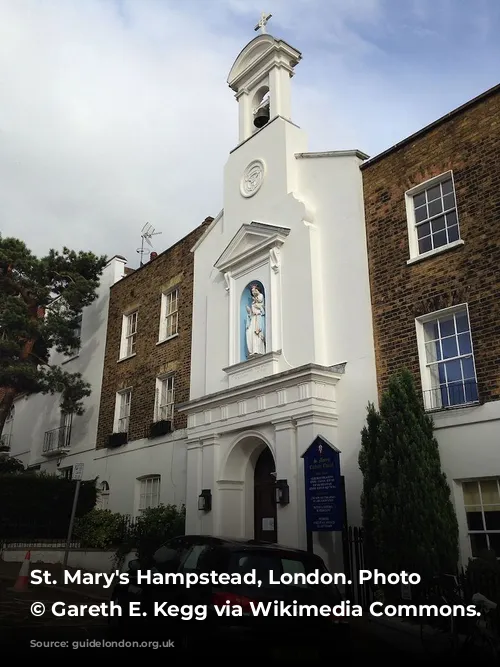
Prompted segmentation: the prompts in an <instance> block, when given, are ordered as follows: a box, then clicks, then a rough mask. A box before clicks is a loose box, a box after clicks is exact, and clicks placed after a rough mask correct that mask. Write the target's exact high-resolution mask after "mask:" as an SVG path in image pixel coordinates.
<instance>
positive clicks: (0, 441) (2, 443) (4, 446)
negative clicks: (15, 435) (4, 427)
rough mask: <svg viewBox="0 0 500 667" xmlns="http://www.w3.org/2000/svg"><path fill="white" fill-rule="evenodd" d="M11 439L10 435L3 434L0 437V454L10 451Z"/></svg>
mask: <svg viewBox="0 0 500 667" xmlns="http://www.w3.org/2000/svg"><path fill="white" fill-rule="evenodd" d="M11 438H12V434H11V433H4V434H3V435H0V452H8V451H10V440H11Z"/></svg>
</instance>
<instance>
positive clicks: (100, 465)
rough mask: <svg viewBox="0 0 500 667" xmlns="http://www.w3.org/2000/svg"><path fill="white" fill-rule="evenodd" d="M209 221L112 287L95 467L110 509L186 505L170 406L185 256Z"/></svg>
mask: <svg viewBox="0 0 500 667" xmlns="http://www.w3.org/2000/svg"><path fill="white" fill-rule="evenodd" d="M211 221H212V218H207V219H206V220H205V221H204V222H203V223H202V224H201V225H200V226H198V227H197V228H196V229H195V230H194V231H192V232H191V233H190V234H188V235H187V236H185V237H184V238H183V239H181V240H180V241H179V242H178V243H176V244H175V245H173V246H172V247H170V248H169V249H168V250H166V251H164V252H163V253H161V254H159V255H158V256H156V257H154V258H153V259H150V261H149V262H147V263H146V264H144V265H143V266H142V267H141V268H139V269H137V270H136V271H133V272H131V273H129V274H128V275H126V276H125V277H124V278H123V279H122V280H120V281H119V282H118V283H116V284H115V285H114V286H113V287H112V288H111V293H110V301H109V315H108V325H107V336H106V349H105V358H104V369H103V377H102V392H101V402H100V407H99V423H98V430H97V442H96V453H95V460H94V465H95V472H96V473H97V474H98V475H99V478H100V480H102V481H101V484H104V488H105V489H106V491H107V492H108V496H109V506H110V508H111V509H113V510H115V511H121V512H128V513H130V514H136V513H137V511H138V510H140V509H143V508H144V507H147V506H154V505H157V504H159V503H160V502H163V503H169V502H172V503H175V504H180V503H181V502H184V500H183V494H184V491H183V487H184V486H185V482H184V476H185V465H184V463H183V457H185V451H184V450H185V447H184V443H183V437H184V429H185V426H186V417H185V415H182V414H179V413H178V412H177V409H176V405H177V404H178V403H181V402H183V401H186V400H187V399H188V398H189V376H190V365H191V364H190V359H191V318H192V302H193V255H192V252H191V250H192V247H193V246H194V244H195V243H196V241H197V240H198V238H199V237H200V236H201V235H202V234H203V232H204V231H205V229H206V227H207V225H209V224H210V222H211ZM165 476H166V477H167V479H168V481H169V482H171V484H170V486H172V487H175V492H174V494H173V495H172V494H171V493H170V491H169V489H168V486H167V485H166V484H163V485H162V483H161V482H162V478H164V477H165ZM181 487H182V488H181ZM134 488H135V492H133V489H134Z"/></svg>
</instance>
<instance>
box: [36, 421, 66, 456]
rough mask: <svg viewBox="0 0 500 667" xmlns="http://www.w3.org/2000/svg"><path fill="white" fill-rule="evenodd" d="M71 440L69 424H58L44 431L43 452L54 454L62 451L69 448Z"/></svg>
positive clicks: (49, 454)
mask: <svg viewBox="0 0 500 667" xmlns="http://www.w3.org/2000/svg"><path fill="white" fill-rule="evenodd" d="M70 440H71V426H60V427H59V428H54V429H52V430H51V431H46V432H45V435H44V437H43V450H42V452H43V454H44V455H45V456H54V455H56V454H61V453H64V452H65V451H66V450H67V449H69V443H70Z"/></svg>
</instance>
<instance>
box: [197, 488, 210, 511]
mask: <svg viewBox="0 0 500 667" xmlns="http://www.w3.org/2000/svg"><path fill="white" fill-rule="evenodd" d="M198 509H199V510H201V511H202V512H210V510H211V509H212V492H211V491H210V489H203V491H202V492H201V493H200V495H199V496H198Z"/></svg>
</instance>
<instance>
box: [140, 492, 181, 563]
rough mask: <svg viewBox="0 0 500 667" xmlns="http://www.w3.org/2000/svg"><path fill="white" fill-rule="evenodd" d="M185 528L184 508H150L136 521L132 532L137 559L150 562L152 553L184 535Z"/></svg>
mask: <svg viewBox="0 0 500 667" xmlns="http://www.w3.org/2000/svg"><path fill="white" fill-rule="evenodd" d="M185 527H186V508H185V507H184V505H183V506H182V507H180V508H179V507H176V506H175V505H160V506H159V507H150V508H148V509H146V510H144V512H142V514H141V516H140V517H139V518H138V519H137V522H136V524H135V530H134V535H133V539H134V546H135V548H136V549H137V557H138V558H139V559H140V560H141V561H143V562H148V561H150V560H151V558H152V556H153V554H154V552H155V551H156V550H157V549H158V547H160V546H161V545H162V544H163V543H164V542H166V541H167V540H170V539H172V538H173V537H179V536H180V535H184V533H185Z"/></svg>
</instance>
